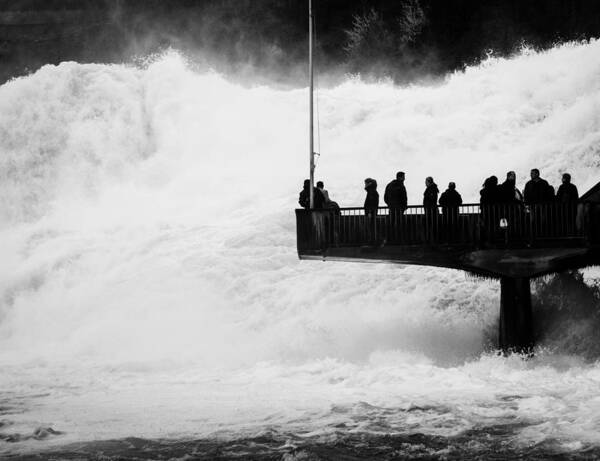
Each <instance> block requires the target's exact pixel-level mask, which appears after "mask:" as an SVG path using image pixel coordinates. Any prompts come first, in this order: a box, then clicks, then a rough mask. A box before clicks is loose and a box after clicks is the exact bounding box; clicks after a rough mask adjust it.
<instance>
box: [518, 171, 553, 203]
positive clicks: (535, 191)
mask: <svg viewBox="0 0 600 461" xmlns="http://www.w3.org/2000/svg"><path fill="white" fill-rule="evenodd" d="M523 196H524V199H525V203H526V204H528V205H534V204H537V203H544V202H551V201H552V200H554V188H553V187H552V186H551V185H550V184H548V181H546V180H545V179H542V178H540V170H538V169H537V168H534V169H533V170H531V179H530V180H529V181H527V184H525V190H524V191H523Z"/></svg>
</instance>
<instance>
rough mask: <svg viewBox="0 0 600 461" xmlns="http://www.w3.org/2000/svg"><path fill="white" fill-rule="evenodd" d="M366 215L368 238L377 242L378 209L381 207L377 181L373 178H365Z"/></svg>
mask: <svg viewBox="0 0 600 461" xmlns="http://www.w3.org/2000/svg"><path fill="white" fill-rule="evenodd" d="M365 191H366V192H367V196H366V197H365V204H364V209H365V217H366V221H367V233H368V234H367V239H370V240H372V241H373V242H377V209H378V208H379V193H378V192H377V181H375V180H374V179H373V178H367V179H365Z"/></svg>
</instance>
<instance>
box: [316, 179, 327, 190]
mask: <svg viewBox="0 0 600 461" xmlns="http://www.w3.org/2000/svg"><path fill="white" fill-rule="evenodd" d="M317 187H318V188H319V189H323V188H324V187H325V185H324V184H323V181H317Z"/></svg>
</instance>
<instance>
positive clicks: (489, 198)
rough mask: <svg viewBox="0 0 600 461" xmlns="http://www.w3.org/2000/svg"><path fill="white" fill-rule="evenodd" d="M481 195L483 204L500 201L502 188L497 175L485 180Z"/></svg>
mask: <svg viewBox="0 0 600 461" xmlns="http://www.w3.org/2000/svg"><path fill="white" fill-rule="evenodd" d="M479 196H480V199H479V203H480V204H481V205H494V204H496V203H498V202H500V188H499V186H498V178H497V177H496V176H490V177H489V178H487V179H486V180H485V181H484V182H483V188H482V189H481V191H479Z"/></svg>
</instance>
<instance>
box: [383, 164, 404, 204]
mask: <svg viewBox="0 0 600 461" xmlns="http://www.w3.org/2000/svg"><path fill="white" fill-rule="evenodd" d="M383 200H384V201H385V203H386V204H387V206H388V207H390V209H391V210H398V211H400V213H403V212H404V210H406V208H407V205H408V201H407V197H406V187H405V186H404V172H403V171H399V172H398V173H396V179H394V180H393V181H391V182H390V183H389V184H388V185H387V186H386V188H385V194H384V195H383Z"/></svg>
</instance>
